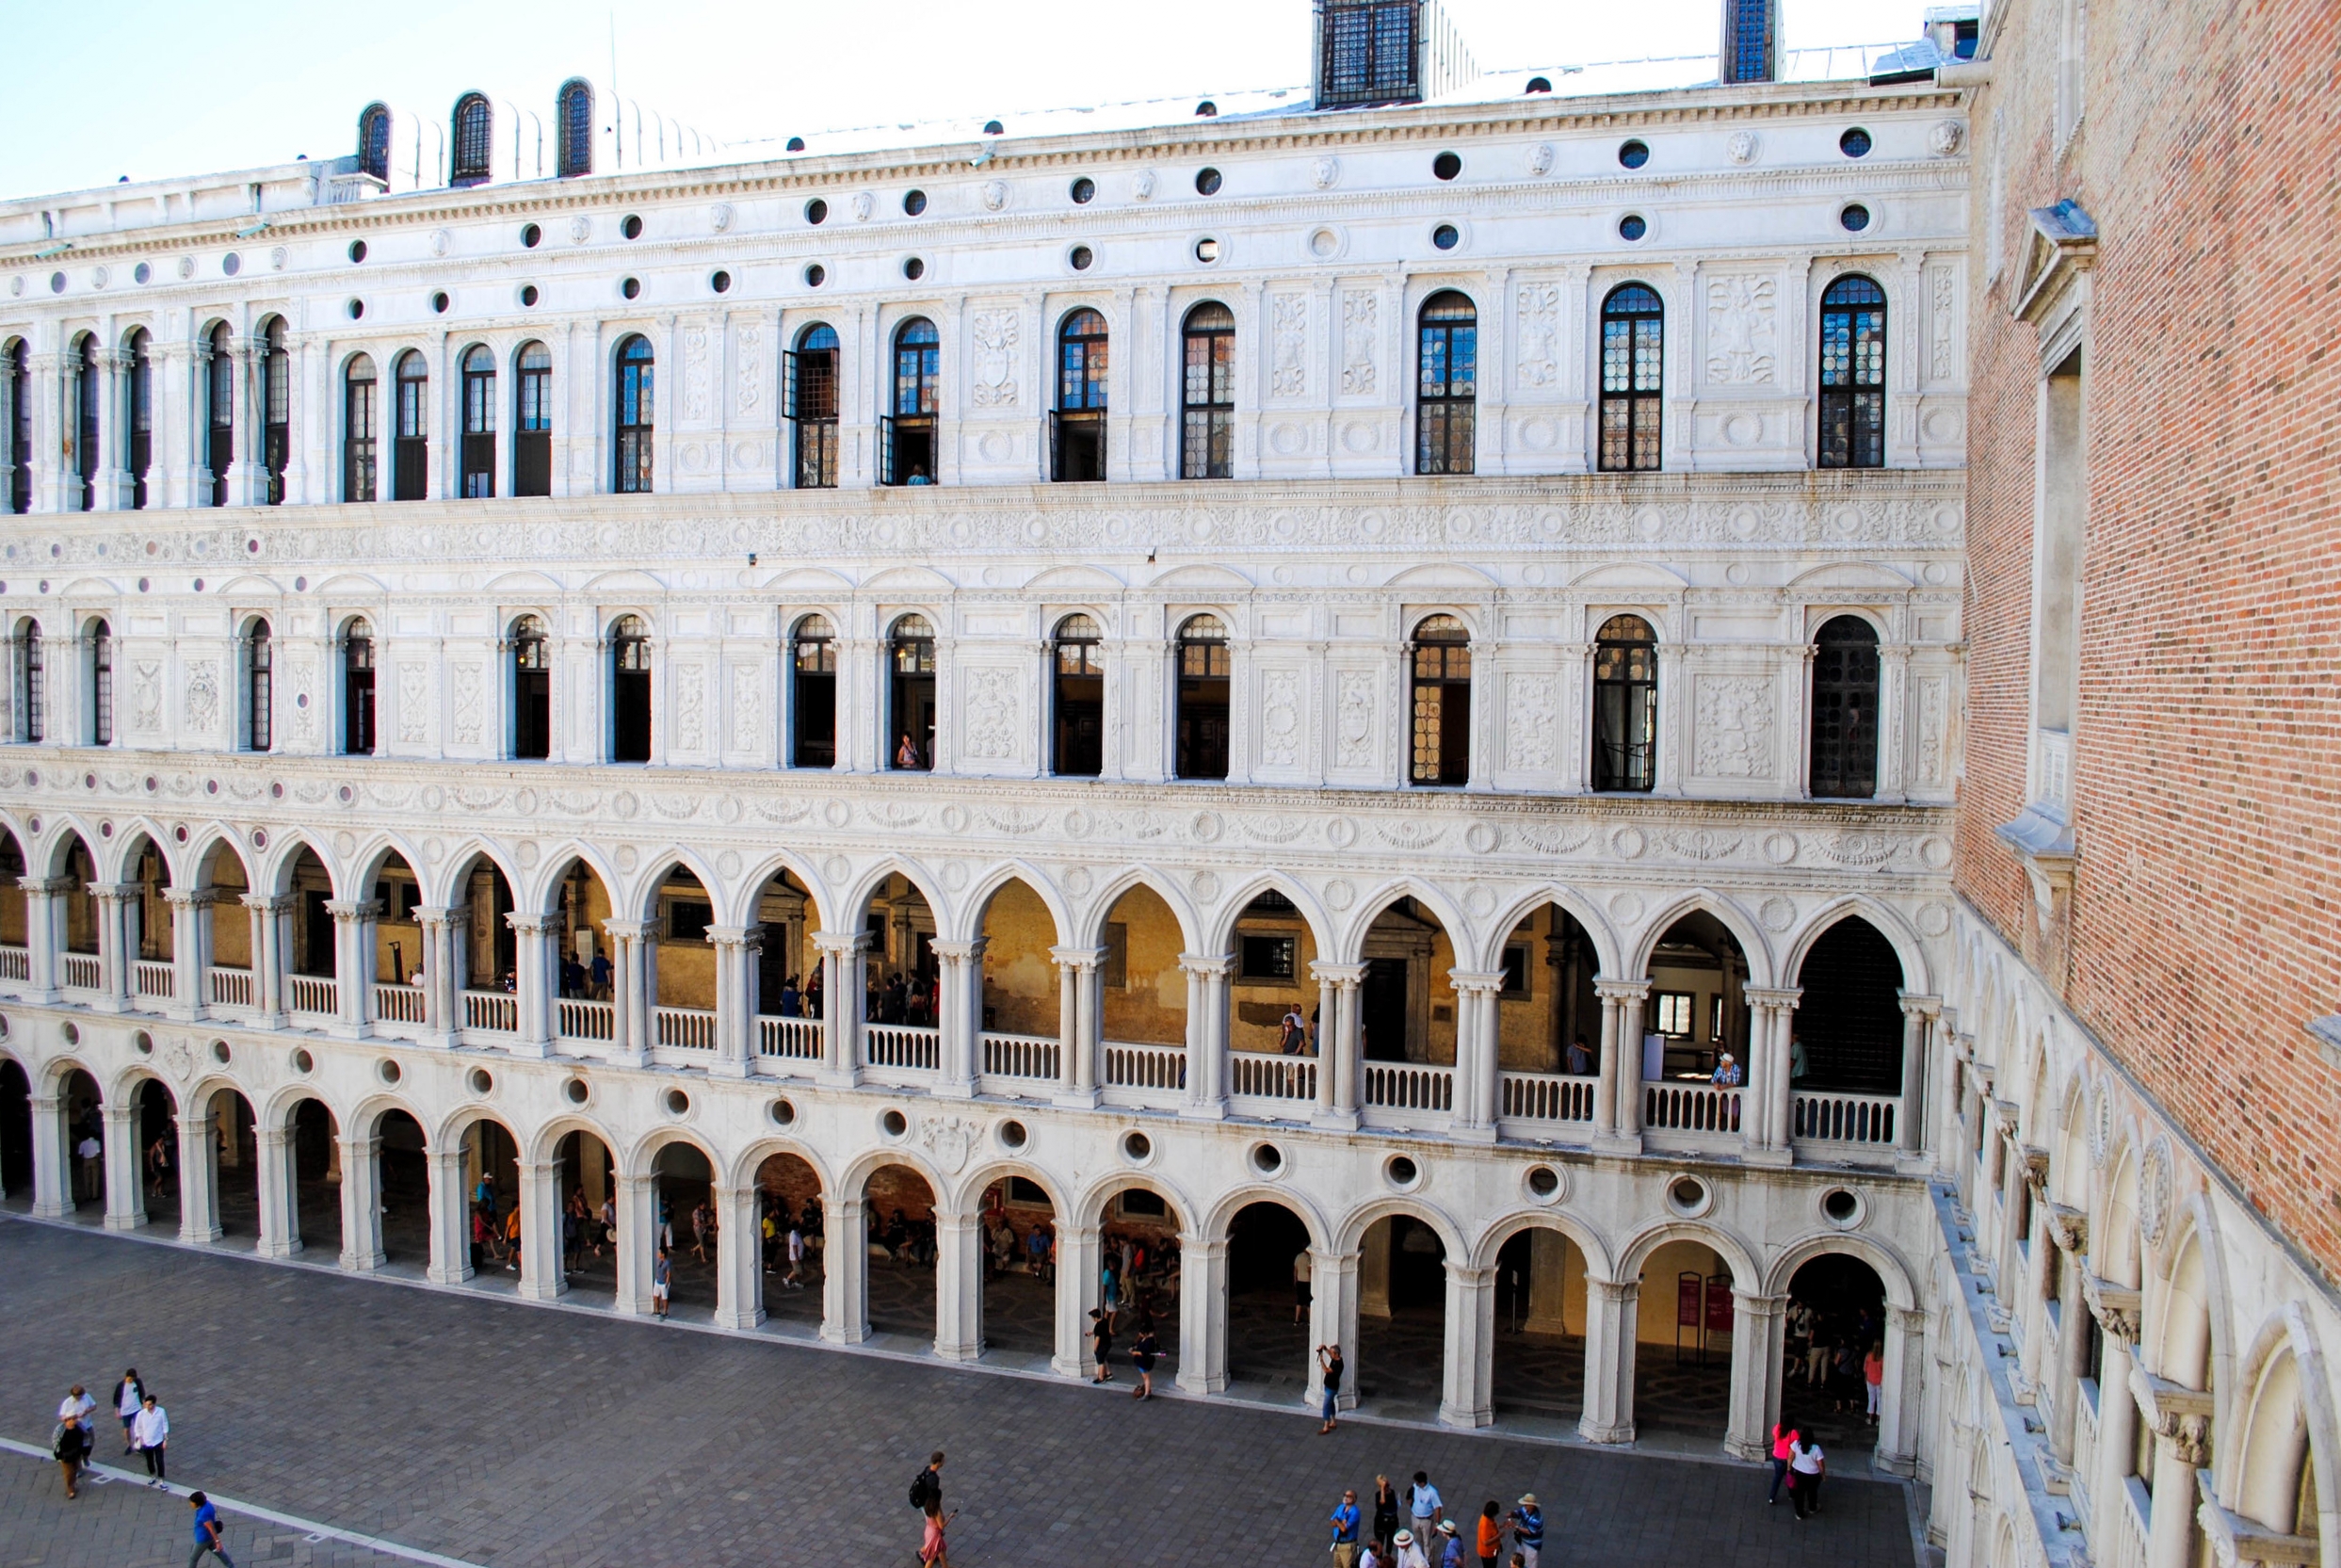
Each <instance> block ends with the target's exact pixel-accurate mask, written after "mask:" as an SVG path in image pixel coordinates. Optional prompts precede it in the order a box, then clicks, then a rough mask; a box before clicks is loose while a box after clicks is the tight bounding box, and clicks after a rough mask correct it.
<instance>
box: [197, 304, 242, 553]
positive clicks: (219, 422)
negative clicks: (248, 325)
mask: <svg viewBox="0 0 2341 1568" xmlns="http://www.w3.org/2000/svg"><path fill="white" fill-rule="evenodd" d="M207 349H208V352H207V353H206V354H205V356H204V358H205V365H204V372H203V391H204V398H203V402H204V415H203V417H204V443H203V461H204V462H205V463H207V464H209V465H210V468H211V504H212V505H213V506H215V507H224V506H226V505H227V504H228V467H229V465H230V464H231V463H233V462H234V461H235V357H234V354H232V353H231V352H230V351H229V348H228V324H227V323H226V322H224V321H222V322H221V323H219V325H218V326H217V327H214V328H213V329H212V330H211V340H210V342H209V344H208V345H207Z"/></svg>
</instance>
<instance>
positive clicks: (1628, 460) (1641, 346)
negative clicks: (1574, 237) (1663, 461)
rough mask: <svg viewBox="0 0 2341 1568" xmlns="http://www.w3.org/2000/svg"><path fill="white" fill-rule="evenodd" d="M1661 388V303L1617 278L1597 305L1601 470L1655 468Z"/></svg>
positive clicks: (1649, 291)
mask: <svg viewBox="0 0 2341 1568" xmlns="http://www.w3.org/2000/svg"><path fill="white" fill-rule="evenodd" d="M1665 392H1666V307H1665V305H1663V304H1662V303H1661V302H1660V301H1659V299H1658V295H1657V291H1656V290H1655V289H1653V288H1651V287H1650V286H1649V285H1648V284H1646V283H1622V284H1620V285H1619V286H1618V287H1616V288H1613V289H1611V290H1610V291H1609V296H1608V298H1607V299H1604V300H1603V301H1602V307H1601V452H1600V458H1601V461H1600V463H1599V464H1598V466H1599V467H1600V468H1602V469H1603V470H1604V471H1606V472H1619V473H1625V472H1634V471H1638V470H1639V471H1655V470H1656V469H1657V467H1658V466H1659V461H1658V456H1659V445H1658V434H1659V428H1660V420H1661V412H1660V411H1661V408H1662V406H1663V403H1664V395H1665Z"/></svg>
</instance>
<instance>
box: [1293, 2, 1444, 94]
mask: <svg viewBox="0 0 2341 1568" xmlns="http://www.w3.org/2000/svg"><path fill="white" fill-rule="evenodd" d="M1478 74H1479V67H1478V65H1477V63H1476V62H1475V61H1474V60H1473V59H1472V57H1471V51H1470V50H1468V49H1466V48H1465V47H1464V46H1463V38H1462V35H1461V33H1459V32H1457V31H1456V30H1455V26H1454V24H1452V23H1450V22H1449V21H1447V19H1446V14H1445V12H1444V11H1442V10H1441V9H1440V8H1439V4H1438V0H1316V74H1315V78H1314V81H1313V83H1312V87H1313V91H1312V94H1311V102H1312V104H1313V105H1314V106H1316V107H1317V108H1320V109H1354V108H1364V107H1366V106H1368V105H1377V104H1419V103H1421V102H1422V101H1423V100H1424V99H1426V98H1436V97H1438V96H1439V95H1440V94H1441V93H1443V92H1447V91H1450V90H1451V89H1455V88H1457V87H1459V86H1461V85H1462V84H1463V83H1465V82H1468V81H1471V80H1473V79H1475V78H1477V76H1478Z"/></svg>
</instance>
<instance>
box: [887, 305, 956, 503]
mask: <svg viewBox="0 0 2341 1568" xmlns="http://www.w3.org/2000/svg"><path fill="white" fill-rule="evenodd" d="M942 379H943V340H942V339H941V338H940V337H938V336H937V335H936V333H935V324H934V323H933V322H931V321H929V320H928V319H927V318H926V317H925V316H923V315H914V316H912V318H911V319H910V320H908V321H905V322H904V323H903V324H902V325H901V326H900V327H899V328H897V329H896V331H895V364H894V399H893V403H892V407H893V410H894V412H892V413H891V414H889V415H888V416H887V417H886V418H884V419H883V420H880V431H879V435H880V443H879V445H880V452H879V465H878V466H879V472H878V482H879V483H880V484H887V485H930V484H933V483H934V482H935V411H936V410H937V408H939V407H940V406H941V405H940V401H939V399H938V397H937V396H936V394H937V391H938V389H939V387H940V385H941V382H942Z"/></svg>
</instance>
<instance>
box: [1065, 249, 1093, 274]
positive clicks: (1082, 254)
mask: <svg viewBox="0 0 2341 1568" xmlns="http://www.w3.org/2000/svg"><path fill="white" fill-rule="evenodd" d="M1065 259H1066V260H1068V261H1070V262H1072V263H1073V269H1074V271H1075V272H1087V271H1088V270H1089V269H1090V263H1091V262H1093V261H1095V260H1097V256H1096V254H1095V252H1093V251H1090V248H1089V247H1088V246H1086V245H1076V246H1074V248H1073V254H1072V255H1070V256H1068V257H1067V258H1065Z"/></svg>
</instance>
